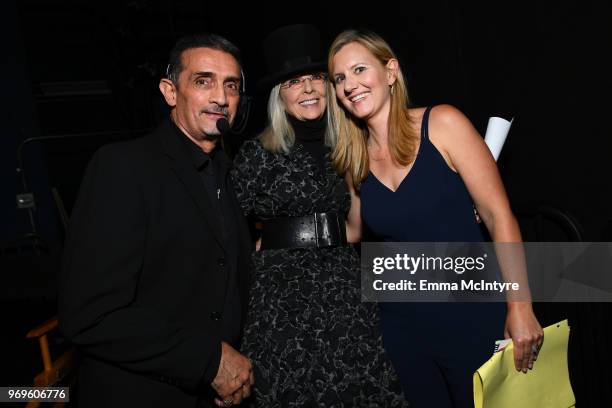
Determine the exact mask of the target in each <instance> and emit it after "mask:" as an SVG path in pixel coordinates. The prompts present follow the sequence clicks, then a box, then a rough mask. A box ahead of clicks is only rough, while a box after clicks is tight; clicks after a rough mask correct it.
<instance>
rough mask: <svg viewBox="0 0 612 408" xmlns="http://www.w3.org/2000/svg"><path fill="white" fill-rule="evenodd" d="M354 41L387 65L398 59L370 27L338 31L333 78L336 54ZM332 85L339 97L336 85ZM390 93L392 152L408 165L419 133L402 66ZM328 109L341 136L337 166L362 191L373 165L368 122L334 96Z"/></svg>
mask: <svg viewBox="0 0 612 408" xmlns="http://www.w3.org/2000/svg"><path fill="white" fill-rule="evenodd" d="M350 43H358V44H361V45H362V46H364V47H365V48H366V49H367V50H368V51H369V52H370V53H372V55H373V56H374V57H375V58H376V59H377V60H378V61H379V62H380V63H381V64H382V66H383V67H386V65H387V63H388V62H389V60H391V59H395V58H396V56H395V53H394V52H393V50H392V49H391V47H390V46H389V44H387V42H386V41H385V40H383V39H382V37H380V36H379V35H378V34H376V33H373V32H371V31H367V30H346V31H343V32H341V33H340V34H338V36H337V37H336V39H335V40H334V42H333V43H332V45H331V47H330V49H329V54H328V60H327V61H328V62H327V64H328V70H329V74H330V78H333V72H334V64H333V60H334V56H335V55H336V54H337V53H338V52H339V51H340V50H341V49H342V48H343V47H344V46H345V45H348V44H350ZM330 88H331V91H332V92H333V95H334V96H335V95H336V93H335V89H334V87H330ZM390 92H391V109H390V112H389V120H388V122H387V123H388V126H389V129H388V132H389V134H388V143H389V152H390V154H391V159H392V160H393V162H395V163H397V164H398V165H400V166H407V165H409V164H410V163H411V162H412V161H413V160H414V156H415V153H416V146H417V143H418V137H419V136H418V134H417V133H416V132H415V129H414V125H413V122H412V119H411V118H410V116H409V114H408V109H407V108H408V104H409V100H408V89H407V87H406V81H405V80H404V76H403V74H402V71H401V70H400V69H398V71H397V77H396V80H395V83H394V84H393V85H392V87H391V90H390ZM330 95H331V94H330ZM328 111H329V113H328V118H329V119H328V120H329V121H330V126H331V127H332V129H333V131H334V133H335V135H336V137H337V143H336V146H335V149H334V152H333V154H332V160H333V163H334V167H335V168H336V170H337V171H338V172H339V173H340V174H346V173H347V172H348V173H349V175H350V177H351V179H352V181H353V187H355V189H356V190H359V187H360V185H361V182H362V181H363V180H364V179H365V178H366V176H367V175H368V171H369V167H370V166H369V160H368V152H367V146H366V141H367V139H368V137H369V132H368V128H367V126H366V124H365V122H364V121H362V120H359V119H357V118H354V117H352V116H351V115H350V113H349V112H347V111H346V110H345V109H344V107H341V106H340V105H339V104H338V101H337V99H336V98H334V97H331V96H330V97H329V98H328Z"/></svg>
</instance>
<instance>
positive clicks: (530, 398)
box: [474, 320, 576, 408]
mask: <svg viewBox="0 0 612 408" xmlns="http://www.w3.org/2000/svg"><path fill="white" fill-rule="evenodd" d="M569 332H570V329H569V325H568V324H567V320H563V321H561V322H559V323H555V324H553V325H551V326H548V327H546V328H545V329H544V343H543V344H542V348H541V349H540V353H539V354H538V359H537V361H536V362H535V364H534V365H533V370H530V371H529V372H528V373H527V374H523V373H522V372H519V371H516V369H515V368H514V355H513V353H514V351H513V350H514V348H513V346H512V344H509V345H508V346H507V347H506V348H504V349H503V350H502V351H499V352H497V353H495V354H494V355H493V356H492V357H491V358H490V359H489V361H487V362H486V363H484V364H483V365H482V367H480V368H479V369H478V370H477V371H476V372H475V373H474V405H475V406H476V408H506V407H508V408H515V407H521V408H531V407H534V408H547V407H551V408H568V407H573V406H574V405H576V398H575V397H574V392H573V391H572V386H571V384H570V381H569V372H568V369H567V343H568V340H569Z"/></svg>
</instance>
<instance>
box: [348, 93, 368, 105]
mask: <svg viewBox="0 0 612 408" xmlns="http://www.w3.org/2000/svg"><path fill="white" fill-rule="evenodd" d="M366 95H367V92H364V93H360V94H359V95H355V96H353V97H352V98H350V100H351V102H353V103H355V102H359V101H360V100H362V99H363V98H365V97H366Z"/></svg>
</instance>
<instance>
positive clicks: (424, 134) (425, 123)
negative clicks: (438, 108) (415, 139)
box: [421, 106, 433, 139]
mask: <svg viewBox="0 0 612 408" xmlns="http://www.w3.org/2000/svg"><path fill="white" fill-rule="evenodd" d="M431 108H433V106H428V107H427V108H426V109H425V112H424V113H423V120H422V122H421V139H429V112H431Z"/></svg>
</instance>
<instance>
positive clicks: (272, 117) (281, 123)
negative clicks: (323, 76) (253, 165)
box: [259, 82, 336, 154]
mask: <svg viewBox="0 0 612 408" xmlns="http://www.w3.org/2000/svg"><path fill="white" fill-rule="evenodd" d="M325 86H326V87H327V95H326V96H325V97H326V99H327V106H329V102H330V99H331V97H330V95H332V93H331V92H332V86H331V85H330V83H329V82H328V83H327V84H326V85H325ZM280 89H281V84H277V85H276V86H274V87H273V88H272V90H271V91H270V96H269V97H268V126H267V127H266V128H265V129H264V130H263V132H261V134H260V135H259V141H260V142H261V144H262V146H263V147H264V149H266V150H268V151H270V152H272V153H285V154H286V153H289V151H290V150H291V148H292V147H293V144H294V143H295V131H294V130H293V127H292V126H291V123H289V119H287V115H288V114H287V109H286V106H285V103H284V102H283V98H281V96H280ZM334 95H335V94H334ZM332 129H333V128H332V126H331V122H330V117H329V115H327V126H326V129H325V145H326V146H329V147H331V148H332V149H333V148H334V146H335V145H336V137H335V136H336V135H335V133H334V132H332V131H331V130H332Z"/></svg>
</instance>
